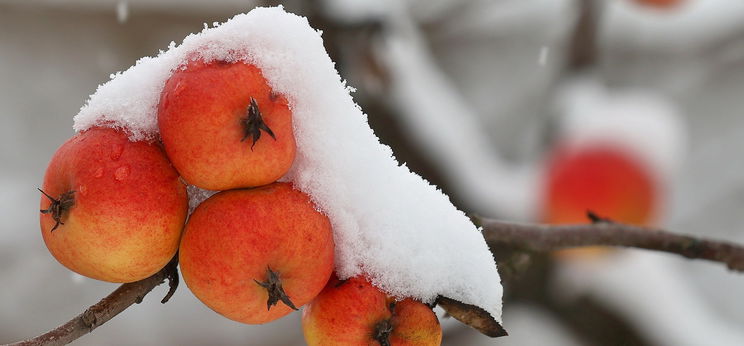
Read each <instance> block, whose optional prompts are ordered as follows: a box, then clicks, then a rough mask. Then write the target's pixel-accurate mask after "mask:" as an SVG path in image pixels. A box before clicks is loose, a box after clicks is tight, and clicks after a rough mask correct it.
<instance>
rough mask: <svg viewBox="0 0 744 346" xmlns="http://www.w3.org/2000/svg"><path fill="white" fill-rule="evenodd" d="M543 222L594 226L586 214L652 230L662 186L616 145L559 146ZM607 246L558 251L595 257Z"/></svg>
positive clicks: (552, 159)
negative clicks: (648, 227) (644, 226)
mask: <svg viewBox="0 0 744 346" xmlns="http://www.w3.org/2000/svg"><path fill="white" fill-rule="evenodd" d="M544 184H545V192H544V193H545V195H544V196H543V200H542V208H541V210H542V216H541V220H542V222H545V223H550V224H581V223H588V222H590V220H589V218H588V215H587V212H589V211H591V212H593V213H594V214H596V215H597V216H599V217H602V218H607V219H610V220H612V221H617V222H623V223H628V224H634V225H649V224H650V223H652V222H653V219H654V218H655V217H656V214H657V206H658V201H657V199H658V197H657V194H658V191H657V186H658V185H657V183H656V181H655V180H654V178H653V175H652V173H651V171H650V170H649V168H648V167H647V166H646V165H644V164H642V163H641V161H640V160H638V159H636V158H635V157H633V156H632V154H630V152H627V151H624V150H621V149H619V148H617V147H616V146H614V145H600V144H598V145H596V146H592V147H583V148H567V147H559V148H558V149H556V150H555V151H554V152H553V153H552V156H551V157H550V158H549V163H548V165H547V169H546V177H545V183H544ZM607 250H608V249H607V248H604V247H587V248H581V249H570V250H563V251H559V252H558V253H557V254H558V255H560V256H564V257H566V256H568V257H576V256H579V257H581V256H585V255H590V256H595V255H601V254H603V253H605V252H606V251H607Z"/></svg>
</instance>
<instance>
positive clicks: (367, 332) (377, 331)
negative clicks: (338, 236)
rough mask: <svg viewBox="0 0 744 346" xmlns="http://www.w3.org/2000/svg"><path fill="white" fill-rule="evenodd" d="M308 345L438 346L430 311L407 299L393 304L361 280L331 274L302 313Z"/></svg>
mask: <svg viewBox="0 0 744 346" xmlns="http://www.w3.org/2000/svg"><path fill="white" fill-rule="evenodd" d="M302 330H303V333H304V335H305V341H306V342H307V344H308V345H311V346H313V345H324V346H333V345H350V346H353V345H365V346H366V345H395V346H403V345H439V344H441V342H442V327H441V326H440V324H439V320H438V319H437V316H436V314H434V311H432V309H431V308H430V307H429V306H427V305H426V304H423V303H421V302H418V301H416V300H413V299H410V298H408V299H403V300H401V301H396V300H395V299H394V298H393V297H390V296H388V295H386V294H385V293H384V292H382V291H380V290H379V289H378V288H376V287H374V286H373V285H372V284H370V283H369V281H367V280H366V279H364V278H363V277H353V278H350V279H348V280H344V281H340V280H339V279H338V278H336V276H335V275H334V276H333V277H332V278H331V280H329V281H328V284H326V287H325V288H324V289H323V291H322V292H321V293H320V294H319V295H318V296H317V297H316V298H315V299H314V300H313V301H312V302H311V303H310V304H308V305H307V306H306V307H305V309H304V310H303V312H302Z"/></svg>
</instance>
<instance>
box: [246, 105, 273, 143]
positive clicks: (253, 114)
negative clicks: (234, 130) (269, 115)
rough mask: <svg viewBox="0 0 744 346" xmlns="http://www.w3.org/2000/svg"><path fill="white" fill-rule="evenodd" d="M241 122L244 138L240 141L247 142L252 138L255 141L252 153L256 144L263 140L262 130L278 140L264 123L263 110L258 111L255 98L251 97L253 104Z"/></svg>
mask: <svg viewBox="0 0 744 346" xmlns="http://www.w3.org/2000/svg"><path fill="white" fill-rule="evenodd" d="M241 121H242V122H241V124H242V125H243V138H242V139H240V141H241V142H242V141H245V140H246V139H248V137H251V139H252V141H253V143H251V151H252V150H253V146H254V145H256V142H257V141H258V140H259V139H261V130H264V131H266V133H268V134H269V136H271V138H273V139H274V140H276V136H274V132H273V131H271V129H270V128H269V126H268V125H266V123H265V122H264V120H263V116H262V115H261V110H260V109H258V102H256V99H254V98H253V97H251V104H250V105H248V111H247V116H246V117H245V118H243V119H241Z"/></svg>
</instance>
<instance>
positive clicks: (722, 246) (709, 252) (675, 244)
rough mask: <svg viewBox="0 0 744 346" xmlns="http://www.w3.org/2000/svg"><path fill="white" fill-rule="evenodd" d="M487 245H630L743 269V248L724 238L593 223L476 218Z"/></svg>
mask: <svg viewBox="0 0 744 346" xmlns="http://www.w3.org/2000/svg"><path fill="white" fill-rule="evenodd" d="M479 221H480V223H481V225H482V226H483V236H484V237H485V238H486V242H488V244H489V245H499V246H505V247H509V248H514V249H515V250H525V251H536V252H544V251H552V250H558V249H564V248H570V247H580V246H594V245H604V246H616V247H634V248H640V249H647V250H656V251H661V252H669V253H673V254H677V255H680V256H684V257H687V258H690V259H705V260H709V261H715V262H721V263H723V264H726V265H727V266H728V268H729V269H731V270H735V271H744V247H742V246H741V245H738V244H734V243H729V242H725V241H717V240H710V239H704V238H697V237H693V236H688V235H681V234H676V233H672V232H668V231H663V230H657V229H649V228H644V227H637V226H630V225H624V224H621V223H614V222H597V223H593V224H586V225H535V224H519V223H509V222H502V221H497V220H492V219H480V220H479Z"/></svg>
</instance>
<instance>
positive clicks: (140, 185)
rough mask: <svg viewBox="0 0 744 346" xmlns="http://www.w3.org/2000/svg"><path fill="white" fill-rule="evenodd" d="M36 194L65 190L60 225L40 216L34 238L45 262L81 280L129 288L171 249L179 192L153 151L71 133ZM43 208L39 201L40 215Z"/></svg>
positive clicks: (103, 133) (45, 203) (179, 224)
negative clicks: (47, 257)
mask: <svg viewBox="0 0 744 346" xmlns="http://www.w3.org/2000/svg"><path fill="white" fill-rule="evenodd" d="M41 189H42V190H43V191H44V192H46V193H47V194H49V195H50V196H52V197H53V198H55V199H59V197H60V196H61V195H63V194H64V193H67V192H70V191H73V192H72V196H73V198H74V202H73V204H72V206H71V207H70V208H69V210H67V211H66V212H64V213H63V214H62V215H61V216H62V217H61V219H60V221H61V222H62V223H63V224H59V225H57V221H56V220H55V219H54V218H53V215H52V214H50V213H47V214H43V213H42V214H41V219H40V223H41V234H42V236H43V238H44V242H45V243H46V245H47V247H48V248H49V251H50V252H51V253H52V255H53V256H54V257H55V258H56V259H57V260H58V261H59V262H60V263H62V264H63V265H64V266H65V267H67V268H69V269H70V270H73V271H75V272H77V273H79V274H81V275H84V276H87V277H90V278H94V279H98V280H103V281H109V282H132V281H137V280H140V279H144V278H146V277H148V276H150V275H152V274H154V273H156V272H157V271H158V270H160V269H161V268H162V267H163V266H165V265H166V264H167V263H168V261H169V260H170V259H171V258H172V257H173V256H174V255H175V253H176V250H177V249H178V244H179V240H180V236H181V231H182V230H183V226H184V221H185V219H186V213H187V210H188V199H187V196H186V187H185V186H184V185H183V184H182V183H181V182H180V181H179V179H178V173H177V172H176V170H175V169H174V168H173V167H172V166H171V164H170V162H169V161H168V159H167V157H166V156H165V153H164V152H163V150H162V149H161V148H160V147H159V146H158V145H156V144H152V143H147V142H130V141H129V139H128V136H127V134H125V133H124V132H122V131H119V130H115V129H111V128H92V129H89V130H87V131H84V132H81V133H78V134H76V135H75V136H74V137H72V138H71V139H69V140H68V141H67V142H65V143H64V144H63V145H62V146H61V147H60V148H59V149H58V150H57V152H56V153H55V154H54V156H53V157H52V159H51V161H50V163H49V166H48V168H47V171H46V175H45V176H44V183H43V185H42V188H41ZM50 205H51V201H50V199H49V198H47V197H45V196H43V195H42V197H41V204H40V208H41V209H42V210H45V209H49V208H50ZM55 226H57V228H56V229H55V230H52V229H53V228H54V227H55Z"/></svg>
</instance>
